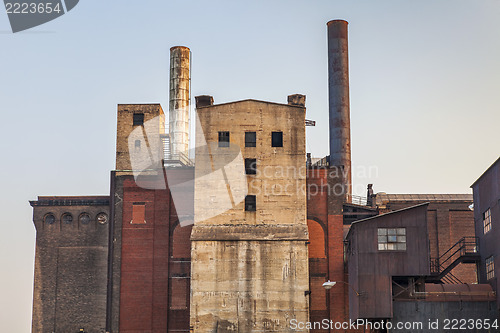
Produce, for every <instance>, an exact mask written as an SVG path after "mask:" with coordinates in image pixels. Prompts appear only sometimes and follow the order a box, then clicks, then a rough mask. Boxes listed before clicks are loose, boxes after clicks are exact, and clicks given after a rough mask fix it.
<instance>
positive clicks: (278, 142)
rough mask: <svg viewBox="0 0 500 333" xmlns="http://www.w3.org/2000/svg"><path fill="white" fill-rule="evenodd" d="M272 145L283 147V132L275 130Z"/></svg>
mask: <svg viewBox="0 0 500 333" xmlns="http://www.w3.org/2000/svg"><path fill="white" fill-rule="evenodd" d="M271 146H272V147H283V132H273V133H272V140H271Z"/></svg>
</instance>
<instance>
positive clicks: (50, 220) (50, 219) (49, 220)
mask: <svg viewBox="0 0 500 333" xmlns="http://www.w3.org/2000/svg"><path fill="white" fill-rule="evenodd" d="M43 220H44V222H45V223H47V224H54V222H56V217H55V216H54V214H52V213H49V214H47V215H45V217H44V218H43Z"/></svg>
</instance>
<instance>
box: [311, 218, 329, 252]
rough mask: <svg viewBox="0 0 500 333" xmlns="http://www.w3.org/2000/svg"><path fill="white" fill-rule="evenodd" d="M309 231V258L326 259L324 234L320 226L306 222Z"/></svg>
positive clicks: (313, 222)
mask: <svg viewBox="0 0 500 333" xmlns="http://www.w3.org/2000/svg"><path fill="white" fill-rule="evenodd" d="M307 228H308V229H309V242H310V243H309V258H326V249H325V232H324V230H323V227H322V226H321V224H319V223H318V222H316V221H314V220H307Z"/></svg>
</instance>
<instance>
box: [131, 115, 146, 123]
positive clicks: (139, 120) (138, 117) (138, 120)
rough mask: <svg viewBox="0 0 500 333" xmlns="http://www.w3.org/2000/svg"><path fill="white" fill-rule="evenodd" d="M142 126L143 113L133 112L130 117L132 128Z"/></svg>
mask: <svg viewBox="0 0 500 333" xmlns="http://www.w3.org/2000/svg"><path fill="white" fill-rule="evenodd" d="M142 125H144V113H142V112H135V113H134V115H133V116H132V126H142Z"/></svg>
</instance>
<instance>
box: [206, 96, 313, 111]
mask: <svg viewBox="0 0 500 333" xmlns="http://www.w3.org/2000/svg"><path fill="white" fill-rule="evenodd" d="M242 102H257V103H264V104H274V105H281V106H289V107H292V108H299V109H305V106H300V105H291V104H288V103H276V102H268V101H261V100H258V99H252V98H249V99H242V100H239V101H233V102H226V103H220V104H212V105H205V106H200V107H198V108H197V109H204V108H211V107H214V106H219V105H227V104H236V103H242Z"/></svg>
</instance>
